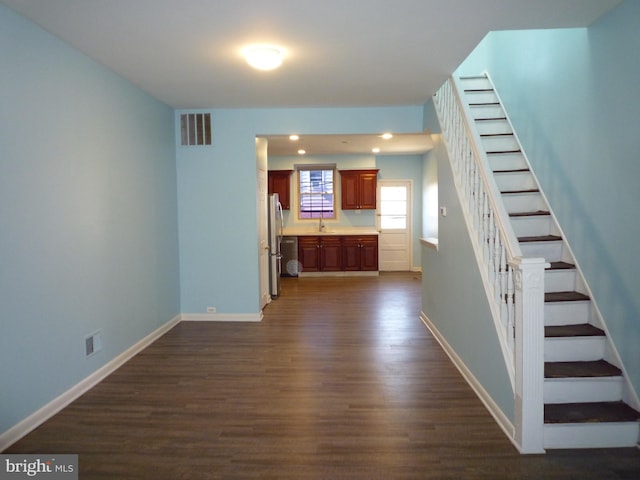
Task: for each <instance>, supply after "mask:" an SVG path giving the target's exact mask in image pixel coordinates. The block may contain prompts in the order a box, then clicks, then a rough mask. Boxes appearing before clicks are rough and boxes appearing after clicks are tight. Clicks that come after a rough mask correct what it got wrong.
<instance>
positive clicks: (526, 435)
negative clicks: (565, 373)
mask: <svg viewBox="0 0 640 480" xmlns="http://www.w3.org/2000/svg"><path fill="white" fill-rule="evenodd" d="M546 265H547V264H546V262H545V260H544V259H543V258H519V259H516V260H515V261H514V263H513V264H512V266H513V268H514V271H515V282H514V283H515V297H516V298H515V304H516V324H515V344H516V345H515V347H516V348H515V374H516V375H515V387H516V388H515V416H516V418H515V420H516V425H515V434H516V438H515V440H516V442H517V444H518V445H520V451H521V453H544V398H543V386H544V270H545V267H546Z"/></svg>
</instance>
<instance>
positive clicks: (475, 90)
mask: <svg viewBox="0 0 640 480" xmlns="http://www.w3.org/2000/svg"><path fill="white" fill-rule="evenodd" d="M464 91H465V92H493V88H465V89H464Z"/></svg>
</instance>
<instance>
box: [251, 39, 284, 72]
mask: <svg viewBox="0 0 640 480" xmlns="http://www.w3.org/2000/svg"><path fill="white" fill-rule="evenodd" d="M242 54H243V55H244V58H245V59H246V60H247V63H248V64H249V65H251V66H252V67H253V68H255V69H257V70H274V69H276V68H278V67H279V66H280V65H282V59H283V58H284V51H283V50H282V48H280V47H276V46H274V45H251V46H249V47H246V48H244V49H243V50H242Z"/></svg>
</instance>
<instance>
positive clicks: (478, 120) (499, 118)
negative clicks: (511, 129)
mask: <svg viewBox="0 0 640 480" xmlns="http://www.w3.org/2000/svg"><path fill="white" fill-rule="evenodd" d="M506 119H507V117H484V118H475V119H474V120H475V121H476V122H487V121H491V120H506Z"/></svg>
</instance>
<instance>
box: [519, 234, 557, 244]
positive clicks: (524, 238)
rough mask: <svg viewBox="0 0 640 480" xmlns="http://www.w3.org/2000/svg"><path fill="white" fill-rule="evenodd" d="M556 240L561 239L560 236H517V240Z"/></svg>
mask: <svg viewBox="0 0 640 480" xmlns="http://www.w3.org/2000/svg"><path fill="white" fill-rule="evenodd" d="M558 240H562V237H559V236H558V235H540V236H526V237H518V241H519V242H524V243H526V242H557V241H558Z"/></svg>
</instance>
